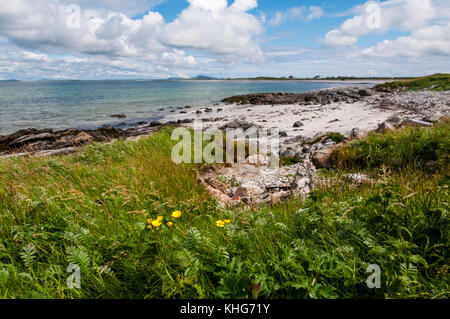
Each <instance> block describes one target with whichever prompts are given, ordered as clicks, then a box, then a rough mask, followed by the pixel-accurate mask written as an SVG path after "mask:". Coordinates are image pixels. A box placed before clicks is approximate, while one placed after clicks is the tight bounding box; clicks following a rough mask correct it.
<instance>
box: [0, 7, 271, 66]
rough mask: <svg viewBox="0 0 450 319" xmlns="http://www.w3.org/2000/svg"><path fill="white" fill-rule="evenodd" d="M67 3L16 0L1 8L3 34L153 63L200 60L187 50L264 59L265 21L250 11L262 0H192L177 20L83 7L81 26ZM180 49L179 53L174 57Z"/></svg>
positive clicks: (38, 44) (30, 45) (34, 46)
mask: <svg viewBox="0 0 450 319" xmlns="http://www.w3.org/2000/svg"><path fill="white" fill-rule="evenodd" d="M65 2H67V1H63V2H61V3H60V2H58V1H53V0H14V1H12V2H11V3H10V5H8V6H3V7H1V8H0V34H4V35H6V36H7V37H8V38H9V39H11V40H12V41H13V42H14V43H15V44H17V45H19V46H21V47H24V48H27V49H31V50H40V51H43V52H53V53H59V54H61V53H72V54H88V55H103V56H108V57H117V58H119V57H132V58H138V57H139V58H141V59H143V60H146V61H152V62H155V61H156V58H157V57H159V56H164V57H165V59H163V61H174V62H175V63H176V64H178V62H179V61H184V62H186V63H188V64H189V65H192V64H193V63H194V60H195V59H194V57H192V56H185V57H183V58H181V57H180V55H181V53H183V55H184V51H183V50H185V49H197V50H204V51H206V52H209V53H213V54H217V55H224V56H226V59H227V61H233V60H234V61H239V60H241V59H244V60H252V61H261V60H262V58H263V54H262V51H261V49H260V48H259V46H258V45H257V44H256V41H255V38H256V37H257V36H258V35H259V34H261V33H262V31H263V28H262V25H261V23H260V22H259V20H258V19H257V18H256V17H255V16H253V15H252V14H250V13H248V12H247V11H248V10H251V9H253V8H255V7H256V6H257V1H256V0H236V1H235V2H233V4H232V5H231V6H228V4H227V1H226V0H188V2H189V6H188V8H186V9H185V10H183V11H182V12H181V13H180V15H179V17H178V18H177V19H176V20H175V21H174V22H172V23H167V22H166V21H165V20H164V18H163V17H162V16H161V15H160V14H159V13H158V12H153V11H149V12H147V14H145V15H144V16H143V17H142V18H140V19H131V18H129V17H128V16H127V15H125V14H123V13H122V12H113V11H110V10H106V9H96V8H94V9H86V8H84V7H82V8H81V9H82V10H81V16H80V18H81V19H80V23H79V28H73V26H77V23H75V24H73V23H72V25H71V24H70V23H68V21H69V22H70V21H76V20H77V19H75V20H73V19H72V20H69V18H73V17H74V15H73V13H72V12H68V7H67V6H65V5H64V3H65ZM157 2H161V1H158V0H157V1H137V0H133V1H132V3H139V5H140V6H141V7H142V8H144V7H148V6H150V5H151V4H152V3H157ZM78 3H81V4H86V5H87V4H88V2H87V1H78ZM120 3H125V2H122V1H120ZM89 5H90V6H91V7H97V6H101V5H107V6H111V7H113V6H114V5H117V6H118V7H119V8H123V9H126V8H125V7H127V6H128V5H124V4H119V1H113V0H103V1H92V2H90V3H89ZM138 7H139V6H138ZM75 17H76V16H75ZM173 49H176V50H175V51H174V50H173ZM174 52H176V53H174ZM174 54H176V58H169V57H174ZM223 58H224V57H220V59H223Z"/></svg>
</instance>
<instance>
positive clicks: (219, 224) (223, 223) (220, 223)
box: [216, 220, 225, 228]
mask: <svg viewBox="0 0 450 319" xmlns="http://www.w3.org/2000/svg"><path fill="white" fill-rule="evenodd" d="M216 226H217V227H220V228H223V227H225V222H224V221H223V220H218V221H216Z"/></svg>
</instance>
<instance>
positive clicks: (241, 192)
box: [233, 187, 250, 204]
mask: <svg viewBox="0 0 450 319" xmlns="http://www.w3.org/2000/svg"><path fill="white" fill-rule="evenodd" d="M233 200H237V201H242V202H244V203H246V204H249V203H250V195H249V192H248V190H247V188H245V187H238V188H237V189H236V191H235V192H234V194H233Z"/></svg>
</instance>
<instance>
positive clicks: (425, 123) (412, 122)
mask: <svg viewBox="0 0 450 319" xmlns="http://www.w3.org/2000/svg"><path fill="white" fill-rule="evenodd" d="M405 122H406V123H407V124H409V125H419V126H433V124H432V123H428V122H424V121H421V120H417V119H407V120H406V121H405Z"/></svg>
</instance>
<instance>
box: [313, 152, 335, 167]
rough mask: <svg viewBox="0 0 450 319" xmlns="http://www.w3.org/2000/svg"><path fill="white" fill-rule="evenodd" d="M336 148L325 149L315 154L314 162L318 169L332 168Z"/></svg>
mask: <svg viewBox="0 0 450 319" xmlns="http://www.w3.org/2000/svg"><path fill="white" fill-rule="evenodd" d="M333 152H334V147H330V148H323V149H320V150H317V151H316V152H314V154H313V156H312V162H313V164H314V166H315V167H316V168H330V167H332V158H331V157H332V155H333Z"/></svg>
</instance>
